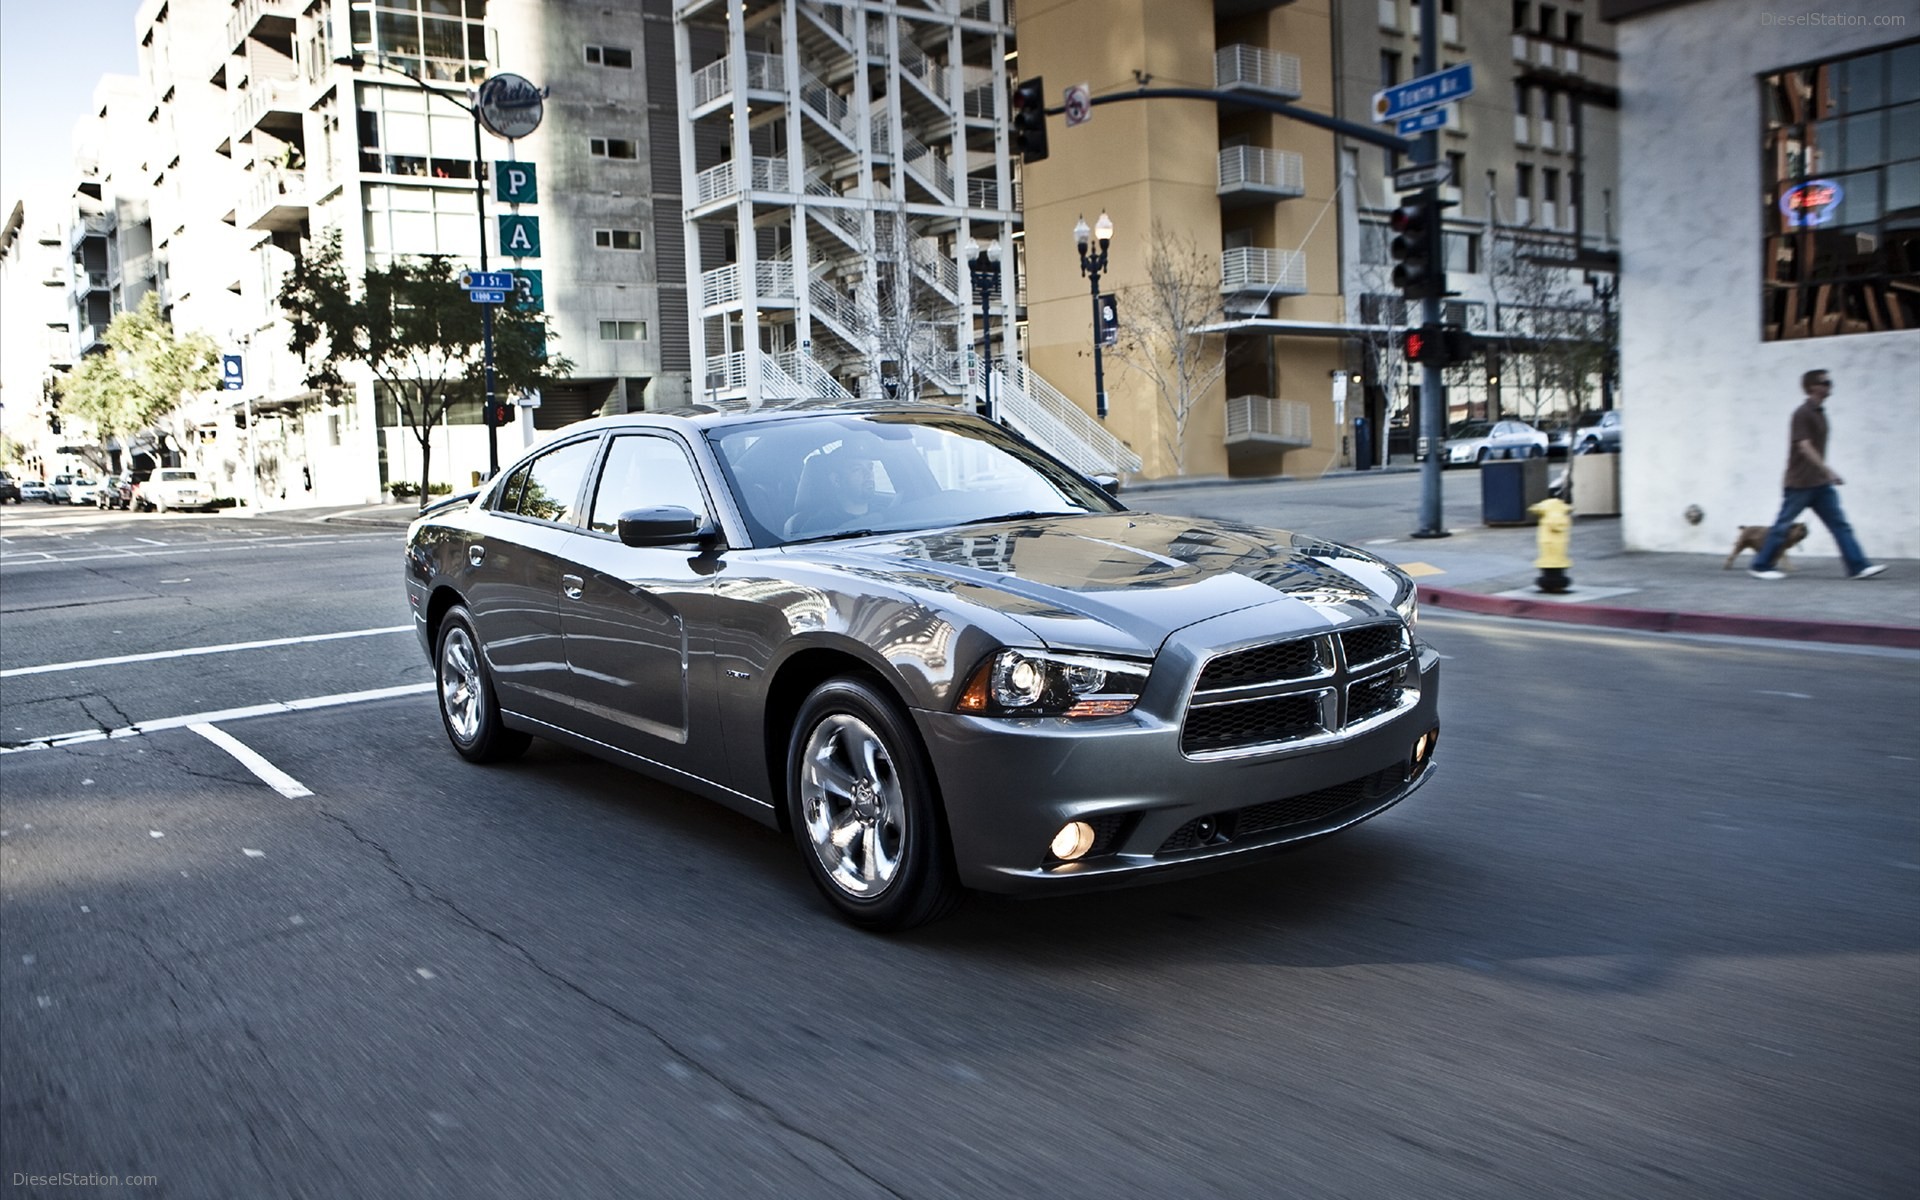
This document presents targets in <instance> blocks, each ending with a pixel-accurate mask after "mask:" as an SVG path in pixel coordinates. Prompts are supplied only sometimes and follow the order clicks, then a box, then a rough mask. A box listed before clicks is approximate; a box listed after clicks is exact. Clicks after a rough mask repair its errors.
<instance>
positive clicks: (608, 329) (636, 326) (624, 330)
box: [600, 321, 647, 342]
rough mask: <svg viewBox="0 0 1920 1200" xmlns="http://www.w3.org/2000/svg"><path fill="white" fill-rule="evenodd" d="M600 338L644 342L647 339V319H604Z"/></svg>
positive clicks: (603, 339)
mask: <svg viewBox="0 0 1920 1200" xmlns="http://www.w3.org/2000/svg"><path fill="white" fill-rule="evenodd" d="M600 340H601V341H603V342H644V341H646V340H647V323H646V322H645V321H602V322H600Z"/></svg>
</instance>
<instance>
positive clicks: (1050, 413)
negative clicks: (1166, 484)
mask: <svg viewBox="0 0 1920 1200" xmlns="http://www.w3.org/2000/svg"><path fill="white" fill-rule="evenodd" d="M982 378H983V379H984V373H982ZM973 394H974V396H975V397H976V398H984V392H983V390H982V386H981V384H979V383H976V384H975V385H974V393H973ZM992 401H993V404H994V407H995V410H996V411H997V412H998V413H999V416H1000V419H1001V420H1003V421H1005V422H1006V423H1007V424H1008V425H1011V426H1012V427H1013V428H1014V429H1016V430H1018V431H1019V432H1020V433H1022V434H1024V435H1026V437H1027V438H1028V440H1030V441H1032V442H1035V443H1037V444H1038V445H1039V446H1040V447H1041V448H1043V449H1044V450H1046V451H1047V452H1048V453H1050V454H1052V455H1053V456H1054V457H1055V458H1057V459H1059V460H1060V461H1061V462H1064V463H1066V464H1067V465H1068V466H1070V467H1072V468H1073V469H1074V470H1076V471H1079V472H1081V473H1082V474H1085V475H1114V476H1120V475H1132V474H1137V473H1138V472H1139V470H1140V467H1141V462H1140V456H1139V455H1138V454H1135V453H1134V452H1133V451H1132V450H1130V449H1128V448H1127V444H1126V443H1125V442H1123V441H1121V440H1120V439H1119V438H1117V437H1115V436H1113V434H1111V433H1109V432H1108V431H1107V427H1106V426H1105V425H1102V424H1101V423H1100V422H1099V421H1097V420H1095V419H1094V418H1093V417H1090V416H1088V415H1087V411H1086V410H1085V409H1083V408H1081V407H1080V406H1079V405H1078V404H1075V403H1074V402H1073V401H1071V400H1069V399H1067V397H1066V395H1065V394H1064V393H1062V392H1061V391H1060V389H1059V388H1056V387H1054V386H1053V385H1052V384H1050V383H1048V382H1047V381H1046V380H1045V379H1043V378H1041V376H1040V375H1039V374H1038V373H1036V372H1035V371H1033V370H1032V369H1031V368H1029V367H1028V366H1027V365H1026V364H1025V363H1023V362H1018V361H1009V360H1006V359H1002V360H1000V361H999V362H997V363H995V364H994V370H993V397H992Z"/></svg>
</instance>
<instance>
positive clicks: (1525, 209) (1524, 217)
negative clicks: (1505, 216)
mask: <svg viewBox="0 0 1920 1200" xmlns="http://www.w3.org/2000/svg"><path fill="white" fill-rule="evenodd" d="M1513 220H1514V223H1515V224H1518V225H1531V224H1533V167H1532V166H1531V165H1529V164H1527V163H1521V164H1520V165H1519V166H1517V167H1515V168H1514V169H1513Z"/></svg>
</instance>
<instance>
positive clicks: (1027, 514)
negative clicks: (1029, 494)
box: [956, 508, 1088, 525]
mask: <svg viewBox="0 0 1920 1200" xmlns="http://www.w3.org/2000/svg"><path fill="white" fill-rule="evenodd" d="M1087 511H1088V510H1086V509H1084V508H1070V509H1067V510H1065V511H1063V512H1062V511H1056V512H1041V511H1040V510H1039V509H1037V508H1028V509H1022V510H1021V511H1020V512H1010V513H1001V514H1000V515H999V516H995V517H975V518H973V519H972V520H971V521H959V522H956V524H960V525H993V524H996V523H998V522H1000V521H1031V520H1033V519H1034V518H1035V517H1081V516H1085V515H1086V514H1087Z"/></svg>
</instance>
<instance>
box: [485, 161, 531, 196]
mask: <svg viewBox="0 0 1920 1200" xmlns="http://www.w3.org/2000/svg"><path fill="white" fill-rule="evenodd" d="M493 189H494V190H493V195H494V198H495V199H497V200H500V201H502V202H503V203H506V204H533V203H535V202H537V201H538V200H539V199H540V176H539V174H538V172H536V171H535V170H534V167H533V164H532V163H530V162H510V161H506V160H500V161H497V162H495V163H494V164H493Z"/></svg>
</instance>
